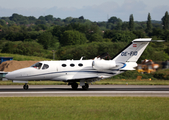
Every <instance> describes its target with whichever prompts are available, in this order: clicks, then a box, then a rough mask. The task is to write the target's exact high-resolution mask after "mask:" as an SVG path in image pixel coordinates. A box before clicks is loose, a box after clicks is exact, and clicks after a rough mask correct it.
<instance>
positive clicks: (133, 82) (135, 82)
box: [0, 79, 169, 85]
mask: <svg viewBox="0 0 169 120" xmlns="http://www.w3.org/2000/svg"><path fill="white" fill-rule="evenodd" d="M66 84H67V83H65V82H62V81H29V85H66ZM92 84H94V85H169V80H151V81H150V80H148V79H143V80H132V79H131V80H130V79H129V80H127V79H126V80H125V79H115V80H114V79H104V80H100V81H96V82H93V83H92ZM0 85H23V83H13V82H12V81H0Z"/></svg>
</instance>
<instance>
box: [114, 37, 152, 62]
mask: <svg viewBox="0 0 169 120" xmlns="http://www.w3.org/2000/svg"><path fill="white" fill-rule="evenodd" d="M149 42H151V38H143V39H135V40H133V41H132V42H131V43H130V44H129V45H128V46H127V47H126V48H124V49H123V50H122V51H121V52H120V53H118V54H117V55H116V56H115V57H114V58H113V60H114V61H115V62H123V63H125V62H137V60H138V59H139V57H140V56H141V54H142V53H143V51H144V50H145V48H146V47H147V45H148V44H149Z"/></svg>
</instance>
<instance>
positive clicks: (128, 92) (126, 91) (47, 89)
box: [0, 85, 169, 97]
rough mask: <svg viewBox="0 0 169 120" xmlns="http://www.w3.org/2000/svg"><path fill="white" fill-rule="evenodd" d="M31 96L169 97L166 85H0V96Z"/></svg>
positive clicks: (168, 87)
mask: <svg viewBox="0 0 169 120" xmlns="http://www.w3.org/2000/svg"><path fill="white" fill-rule="evenodd" d="M31 96H143V97H148V96H150V97H169V86H168V85H155V86H153V85H152V86H151V85H90V86H89V89H88V90H82V88H81V87H80V86H79V88H78V89H77V90H72V89H71V87H70V86H67V85H29V89H28V90H23V86H22V85H0V97H31Z"/></svg>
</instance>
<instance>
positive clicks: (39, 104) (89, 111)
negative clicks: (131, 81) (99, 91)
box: [0, 97, 169, 120]
mask: <svg viewBox="0 0 169 120" xmlns="http://www.w3.org/2000/svg"><path fill="white" fill-rule="evenodd" d="M0 104H1V105H0V120H68V119H69V120H79V119H84V120H113V119H114V120H117V119H118V120H168V119H169V114H168V111H169V98H165V97H1V98H0Z"/></svg>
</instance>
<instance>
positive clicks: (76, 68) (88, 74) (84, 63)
mask: <svg viewBox="0 0 169 120" xmlns="http://www.w3.org/2000/svg"><path fill="white" fill-rule="evenodd" d="M152 41H153V40H151V38H142V39H135V40H133V41H132V42H131V43H130V44H129V45H128V46H127V47H125V48H124V49H123V50H122V51H121V52H120V53H119V54H117V55H116V56H115V57H114V58H112V59H111V60H104V59H101V58H98V57H96V58H94V59H91V60H83V59H82V58H81V59H80V60H63V61H41V62H38V63H36V64H34V65H32V66H31V67H27V68H23V69H19V70H15V71H13V72H9V73H8V74H7V75H6V78H7V79H8V80H12V81H13V82H17V83H25V85H24V86H23V89H25V90H27V89H28V88H29V86H28V84H27V83H28V81H36V80H37V81H38V80H51V81H63V82H68V85H71V87H72V89H74V90H75V89H77V88H78V84H77V82H80V86H82V89H84V90H87V89H88V88H89V83H91V82H95V81H98V80H101V79H104V78H110V77H112V76H115V75H118V74H120V73H123V72H125V71H127V70H135V67H137V63H136V62H137V60H138V59H139V57H140V56H141V54H142V53H143V51H144V50H145V48H146V47H147V45H148V44H149V42H152ZM156 42H161V41H156Z"/></svg>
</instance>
